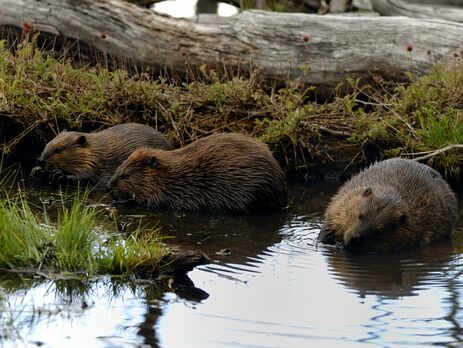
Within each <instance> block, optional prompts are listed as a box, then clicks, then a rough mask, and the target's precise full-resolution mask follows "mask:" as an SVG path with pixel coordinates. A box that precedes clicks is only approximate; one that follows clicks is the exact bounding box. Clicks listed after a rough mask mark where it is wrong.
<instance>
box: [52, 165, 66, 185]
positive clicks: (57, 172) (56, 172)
mask: <svg viewBox="0 0 463 348" xmlns="http://www.w3.org/2000/svg"><path fill="white" fill-rule="evenodd" d="M50 180H51V181H52V182H63V181H65V180H66V174H65V173H64V172H63V171H62V170H61V169H57V168H56V169H53V170H52V171H51V172H50Z"/></svg>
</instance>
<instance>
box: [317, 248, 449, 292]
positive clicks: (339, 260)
mask: <svg viewBox="0 0 463 348" xmlns="http://www.w3.org/2000/svg"><path fill="white" fill-rule="evenodd" d="M322 252H323V253H324V254H325V255H326V256H327V257H328V270H329V272H330V273H331V274H332V276H333V277H334V278H335V279H337V280H338V281H339V282H340V283H341V284H342V285H344V286H346V287H347V288H349V289H352V290H353V291H354V292H355V293H357V294H358V295H359V297H362V298H363V297H365V296H367V295H379V296H381V297H385V298H398V297H403V296H412V295H414V294H415V292H416V291H417V290H418V289H419V288H420V285H423V286H424V284H423V282H424V281H425V280H426V279H427V277H428V276H429V275H430V274H432V273H433V272H442V270H443V269H445V265H446V264H447V263H448V262H450V261H451V259H452V256H453V250H452V248H451V246H450V244H444V243H439V244H435V245H433V246H432V248H431V247H428V248H426V249H422V250H418V251H417V250H407V251H402V252H400V253H379V254H377V253H370V254H364V253H356V252H351V251H348V250H342V251H341V250H337V249H333V248H330V249H325V250H322Z"/></svg>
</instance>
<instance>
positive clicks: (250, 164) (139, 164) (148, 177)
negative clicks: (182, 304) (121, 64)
mask: <svg viewBox="0 0 463 348" xmlns="http://www.w3.org/2000/svg"><path fill="white" fill-rule="evenodd" d="M108 190H110V191H111V192H112V195H113V197H114V198H115V199H116V200H126V199H134V200H135V201H136V202H137V203H138V204H141V205H145V206H150V207H160V208H168V209H179V210H209V211H235V212H247V211H255V210H276V209H282V208H283V207H285V206H286V204H287V188H286V181H285V175H284V173H283V171H282V169H281V168H280V166H279V164H278V162H277V161H276V160H275V159H274V158H273V156H272V153H271V152H270V150H269V149H268V147H267V146H266V145H265V144H263V143H261V142H258V141H256V140H254V139H253V138H251V137H248V136H245V135H241V134H234V133H230V134H217V135H211V136H208V137H206V138H203V139H200V140H197V141H195V142H194V143H192V144H190V145H187V146H185V147H183V148H180V149H177V150H173V151H163V150H157V149H147V148H142V149H138V150H136V151H134V152H133V153H132V154H131V155H130V156H129V158H128V159H127V160H126V161H125V162H124V163H123V164H122V165H121V166H120V167H119V168H118V169H117V170H116V173H115V174H114V176H113V177H112V178H111V180H110V181H109V185H108Z"/></svg>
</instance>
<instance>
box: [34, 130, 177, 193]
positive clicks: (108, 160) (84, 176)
mask: <svg viewBox="0 0 463 348" xmlns="http://www.w3.org/2000/svg"><path fill="white" fill-rule="evenodd" d="M139 147H153V148H162V149H166V150H168V149H171V148H172V146H171V144H170V142H169V141H168V140H167V138H166V137H165V136H164V135H162V134H161V133H160V132H158V131H157V130H155V129H153V128H151V127H149V126H146V125H142V124H137V123H126V124H121V125H118V126H114V127H110V128H107V129H104V130H102V131H100V132H95V133H81V132H66V131H64V132H61V133H59V134H58V135H57V136H56V137H55V138H54V139H53V140H52V141H50V142H49V143H48V144H47V145H46V146H45V149H44V150H43V152H42V154H41V156H40V158H39V160H38V163H39V166H38V167H35V168H33V169H32V172H31V174H32V176H33V177H34V178H36V179H37V178H40V177H43V176H44V174H46V173H47V174H49V176H50V178H51V180H52V181H60V180H62V179H67V180H69V181H76V180H83V181H88V182H90V183H93V184H99V183H101V184H104V185H106V183H107V181H108V180H109V178H110V177H111V176H112V175H113V174H114V172H115V170H116V168H117V167H118V166H119V165H120V164H122V162H124V161H125V160H126V159H127V157H128V156H129V155H130V154H131V153H132V152H133V151H134V150H135V149H137V148H139Z"/></svg>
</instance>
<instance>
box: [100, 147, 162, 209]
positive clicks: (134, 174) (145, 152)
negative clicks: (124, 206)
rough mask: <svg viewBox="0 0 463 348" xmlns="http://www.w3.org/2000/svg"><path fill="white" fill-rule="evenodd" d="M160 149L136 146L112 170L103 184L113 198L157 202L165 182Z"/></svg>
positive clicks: (150, 203)
mask: <svg viewBox="0 0 463 348" xmlns="http://www.w3.org/2000/svg"><path fill="white" fill-rule="evenodd" d="M165 160H166V158H165V157H164V156H163V151H162V150H153V149H149V148H139V149H137V150H135V151H134V152H133V153H132V154H131V155H130V156H129V157H128V158H127V160H125V161H124V163H122V164H121V165H120V166H119V167H118V168H117V170H116V172H115V173H114V175H113V176H112V177H111V179H110V180H109V182H108V185H107V188H108V191H109V192H111V195H112V196H113V198H114V199H115V200H116V201H127V200H135V201H136V202H137V203H138V204H142V205H147V206H151V205H160V204H161V202H162V200H163V198H164V197H165V193H164V192H166V191H167V187H166V184H167V183H168V182H169V175H168V170H167V168H166V167H167V166H165V165H164V161H165Z"/></svg>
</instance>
